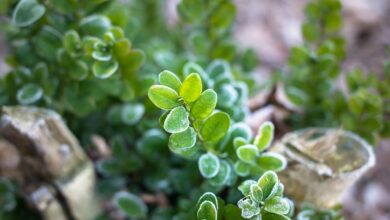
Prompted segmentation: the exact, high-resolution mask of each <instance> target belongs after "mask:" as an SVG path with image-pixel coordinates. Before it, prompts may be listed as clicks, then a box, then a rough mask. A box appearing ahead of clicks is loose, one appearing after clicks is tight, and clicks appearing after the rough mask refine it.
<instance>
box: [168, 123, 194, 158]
mask: <svg viewBox="0 0 390 220" xmlns="http://www.w3.org/2000/svg"><path fill="white" fill-rule="evenodd" d="M195 144H196V133H195V130H194V129H193V128H191V127H188V128H187V129H186V130H185V131H183V132H180V133H176V134H172V135H171V136H170V137H169V143H168V146H169V149H171V150H172V151H173V152H177V150H178V149H183V148H190V147H193V146H194V145H195Z"/></svg>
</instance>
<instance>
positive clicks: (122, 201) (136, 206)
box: [114, 192, 147, 218]
mask: <svg viewBox="0 0 390 220" xmlns="http://www.w3.org/2000/svg"><path fill="white" fill-rule="evenodd" d="M114 204H115V205H116V206H117V207H118V208H119V209H120V210H121V211H122V212H123V213H125V214H126V215H127V216H128V217H131V218H144V217H146V213H147V206H146V205H145V203H144V202H143V201H142V199H140V198H139V197H137V196H135V195H133V194H131V193H128V192H118V193H117V194H115V196H114Z"/></svg>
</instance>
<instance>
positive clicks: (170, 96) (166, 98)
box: [148, 85, 180, 110]
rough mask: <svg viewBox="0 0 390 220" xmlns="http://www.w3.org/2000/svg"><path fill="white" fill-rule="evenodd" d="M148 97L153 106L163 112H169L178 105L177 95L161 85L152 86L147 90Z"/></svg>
mask: <svg viewBox="0 0 390 220" xmlns="http://www.w3.org/2000/svg"><path fill="white" fill-rule="evenodd" d="M148 96H149V99H150V101H152V102H153V104H154V105H155V106H157V107H158V108H161V109H164V110H171V109H173V108H175V107H177V106H179V105H180V103H179V101H178V99H179V95H178V94H177V93H176V92H175V90H173V89H171V88H169V87H167V86H162V85H153V86H151V87H150V88H149V91H148Z"/></svg>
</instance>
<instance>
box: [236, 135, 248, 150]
mask: <svg viewBox="0 0 390 220" xmlns="http://www.w3.org/2000/svg"><path fill="white" fill-rule="evenodd" d="M246 144H247V141H246V139H245V138H243V137H235V138H234V139H233V145H234V148H235V149H237V148H239V147H241V146H243V145H246Z"/></svg>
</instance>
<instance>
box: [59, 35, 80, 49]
mask: <svg viewBox="0 0 390 220" xmlns="http://www.w3.org/2000/svg"><path fill="white" fill-rule="evenodd" d="M62 42H63V45H64V49H65V50H66V51H67V52H68V53H71V54H72V53H75V52H77V50H78V49H81V48H79V47H81V40H80V36H79V34H78V33H77V32H76V31H75V30H70V31H68V32H66V33H65V35H64V38H63V39H62Z"/></svg>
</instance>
